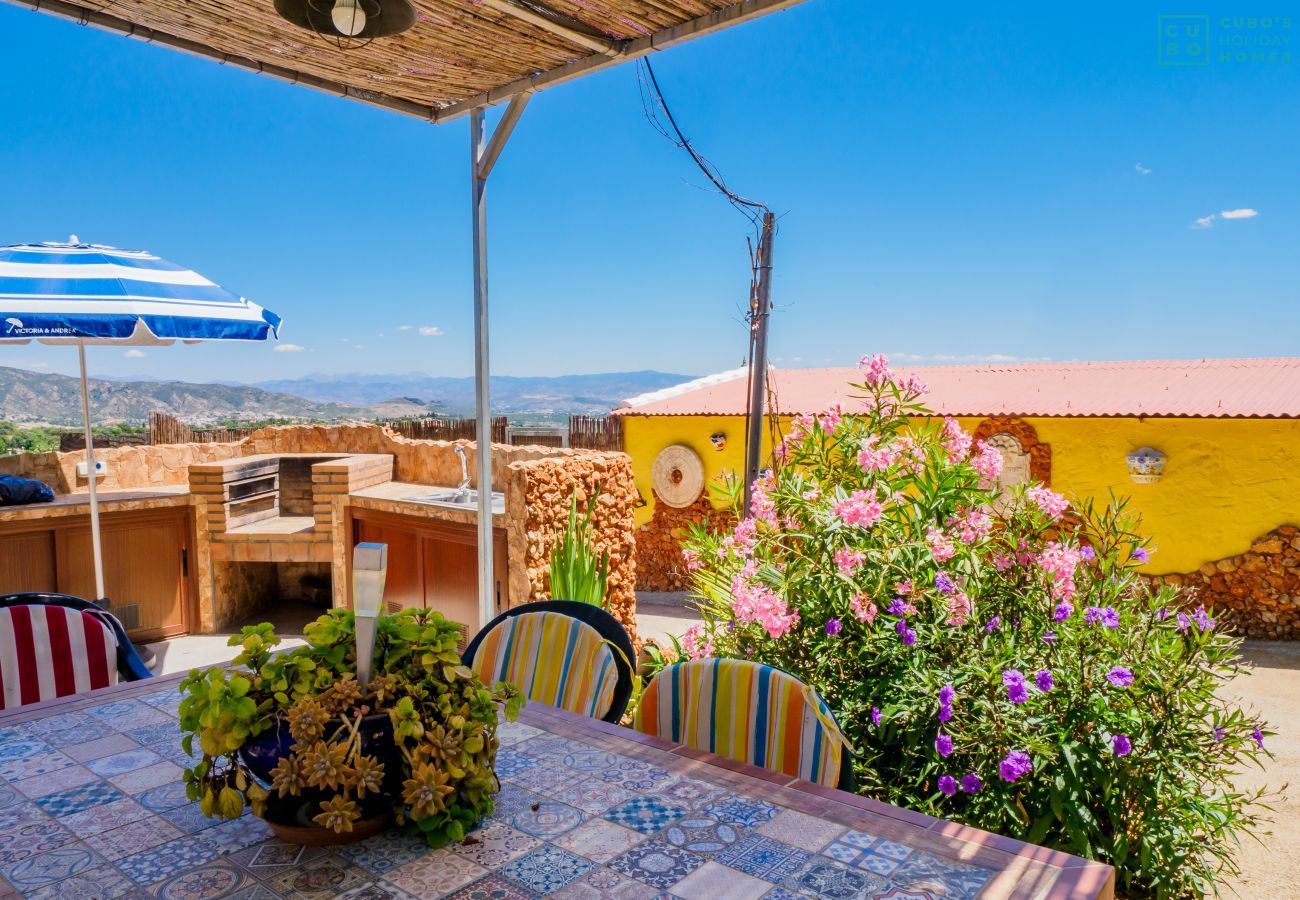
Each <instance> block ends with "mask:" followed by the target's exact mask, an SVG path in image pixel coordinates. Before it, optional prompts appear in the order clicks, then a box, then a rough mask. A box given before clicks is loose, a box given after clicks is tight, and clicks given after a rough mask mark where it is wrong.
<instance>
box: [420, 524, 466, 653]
mask: <svg viewBox="0 0 1300 900" xmlns="http://www.w3.org/2000/svg"><path fill="white" fill-rule="evenodd" d="M420 544H421V557H422V560H423V562H424V605H425V606H427V607H428V608H430V609H436V610H437V611H438V612H440V613H442V614H443V615H444V616H446V617H447V618H448V619H450V620H451V621H453V622H456V623H459V624H460V626H461V630H462V632H463V633H468V634H473V633H474V624H475V623H476V622H477V621H478V547H477V546H475V545H474V544H467V543H465V542H464V541H457V540H449V539H447V538H444V537H426V538H423V539H421V541H420Z"/></svg>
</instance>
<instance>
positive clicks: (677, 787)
mask: <svg viewBox="0 0 1300 900" xmlns="http://www.w3.org/2000/svg"><path fill="white" fill-rule="evenodd" d="M725 793H727V792H726V791H725V790H723V789H722V788H720V787H716V786H714V785H711V784H707V783H706V782H703V781H697V780H696V779H694V778H685V777H681V778H674V779H672V780H671V781H668V782H665V783H664V784H662V785H660V786H659V787H658V788H656V789H655V796H657V797H658V798H659V799H660V800H663V801H664V802H665V803H672V804H674V805H676V806H681V807H683V808H685V809H703V808H704V807H706V806H708V805H709V804H710V803H712V802H713V801H714V800H717V799H718V798H719V797H721V796H722V795H723V794H725Z"/></svg>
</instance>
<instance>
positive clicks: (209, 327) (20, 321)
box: [0, 237, 280, 344]
mask: <svg viewBox="0 0 1300 900" xmlns="http://www.w3.org/2000/svg"><path fill="white" fill-rule="evenodd" d="M279 328H280V317H279V316H277V315H276V314H275V313H273V312H271V311H269V310H265V309H263V308H262V307H260V306H258V305H257V304H256V303H250V302H249V301H247V300H245V299H244V298H243V297H239V296H236V295H235V294H232V293H230V292H229V291H227V290H225V289H224V288H221V287H218V286H217V285H215V284H213V283H212V282H211V281H209V280H208V279H206V278H204V277H203V276H202V275H200V274H198V273H197V272H192V271H190V270H189V269H185V268H182V267H181V266H178V265H176V264H174V263H170V262H167V261H166V260H165V259H159V258H158V257H156V256H154V255H152V254H150V253H146V252H144V251H142V250H118V249H116V248H115V247H104V246H101V245H99V244H81V243H77V242H76V238H75V237H74V238H73V240H72V241H71V242H69V243H66V244H56V243H49V244H17V245H14V246H10V247H0V341H10V342H26V341H29V340H33V339H34V340H37V341H40V342H42V343H51V344H55V343H58V344H63V343H68V344H77V343H86V344H101V343H113V344H170V343H172V342H173V341H177V340H180V341H186V342H192V341H214V340H215V341H263V340H266V339H268V338H270V337H276V336H278V332H279Z"/></svg>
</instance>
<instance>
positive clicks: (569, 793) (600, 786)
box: [551, 781, 636, 815]
mask: <svg viewBox="0 0 1300 900" xmlns="http://www.w3.org/2000/svg"><path fill="white" fill-rule="evenodd" d="M551 796H552V797H554V798H555V799H556V800H559V801H560V802H561V803H567V804H569V805H570V806H572V807H575V808H577V809H580V810H582V811H583V812H585V813H590V814H592V815H600V814H601V813H603V812H605V810H607V809H610V808H611V807H614V806H617V805H618V804H620V803H624V802H626V801H628V800H630V799H632V798H633V797H635V796H636V794H635V793H634V792H632V791H629V790H628V789H627V788H625V787H623V786H622V785H619V784H605V783H604V782H600V781H584V782H582V783H581V784H570V785H569V786H567V787H564V788H562V789H560V790H557V791H554V792H552V793H551Z"/></svg>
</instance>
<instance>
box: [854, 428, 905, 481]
mask: <svg viewBox="0 0 1300 900" xmlns="http://www.w3.org/2000/svg"><path fill="white" fill-rule="evenodd" d="M876 444H877V438H876V436H875V435H869V436H868V437H866V438H865V439H864V440H863V441H862V449H861V450H859V451H858V468H860V469H861V470H862V471H864V472H884V471H886V470H887V469H888V468H889V467H890V466H892V465H893V464H894V463H896V462H898V457H899V455H900V454H901V452H902V451H901V450H900V448H899V447H898V445H897V444H885V445H884V446H883V447H880V446H877V445H876Z"/></svg>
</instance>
